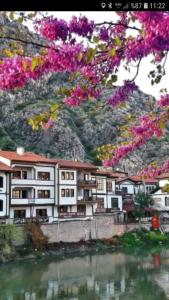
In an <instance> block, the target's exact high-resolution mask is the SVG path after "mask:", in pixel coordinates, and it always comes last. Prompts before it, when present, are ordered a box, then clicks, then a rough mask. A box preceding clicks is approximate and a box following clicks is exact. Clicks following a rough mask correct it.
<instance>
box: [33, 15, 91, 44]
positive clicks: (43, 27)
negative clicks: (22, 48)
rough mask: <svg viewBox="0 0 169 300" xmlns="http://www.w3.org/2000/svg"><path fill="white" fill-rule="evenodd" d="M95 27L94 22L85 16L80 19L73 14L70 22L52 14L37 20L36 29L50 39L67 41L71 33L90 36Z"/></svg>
mask: <svg viewBox="0 0 169 300" xmlns="http://www.w3.org/2000/svg"><path fill="white" fill-rule="evenodd" d="M94 27H95V24H94V22H93V21H89V20H88V19H87V18H86V17H85V16H82V17H80V18H79V19H78V18H77V17H75V16H73V17H72V19H71V21H70V22H69V23H68V22H66V21H64V20H58V19H57V18H54V17H53V16H52V17H46V18H43V19H42V20H36V25H35V30H36V31H37V32H39V33H40V35H41V36H42V37H45V38H47V39H48V40H50V41H54V40H58V39H61V40H63V41H65V40H66V39H67V38H68V37H70V34H71V33H75V34H77V35H79V36H83V37H87V38H90V37H91V36H92V33H93V30H94Z"/></svg>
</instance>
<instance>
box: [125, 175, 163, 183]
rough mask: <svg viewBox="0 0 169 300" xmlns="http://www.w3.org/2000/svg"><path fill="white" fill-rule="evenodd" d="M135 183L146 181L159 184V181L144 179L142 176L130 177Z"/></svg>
mask: <svg viewBox="0 0 169 300" xmlns="http://www.w3.org/2000/svg"><path fill="white" fill-rule="evenodd" d="M130 178H131V179H133V180H135V181H144V182H145V183H157V182H158V180H157V179H155V178H149V179H143V178H142V177H141V176H130Z"/></svg>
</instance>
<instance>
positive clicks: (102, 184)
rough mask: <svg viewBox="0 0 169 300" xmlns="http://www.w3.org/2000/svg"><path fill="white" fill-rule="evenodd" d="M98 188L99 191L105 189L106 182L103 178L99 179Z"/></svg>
mask: <svg viewBox="0 0 169 300" xmlns="http://www.w3.org/2000/svg"><path fill="white" fill-rule="evenodd" d="M97 189H98V191H102V190H104V183H103V180H102V179H97Z"/></svg>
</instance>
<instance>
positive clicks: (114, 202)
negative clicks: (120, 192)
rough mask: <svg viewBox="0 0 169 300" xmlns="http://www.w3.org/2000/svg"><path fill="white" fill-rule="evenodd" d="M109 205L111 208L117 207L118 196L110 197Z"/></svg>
mask: <svg viewBox="0 0 169 300" xmlns="http://www.w3.org/2000/svg"><path fill="white" fill-rule="evenodd" d="M111 207H112V208H113V209H118V207H119V206H118V198H111Z"/></svg>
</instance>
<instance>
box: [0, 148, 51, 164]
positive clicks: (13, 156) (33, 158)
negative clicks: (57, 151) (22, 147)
mask: <svg viewBox="0 0 169 300" xmlns="http://www.w3.org/2000/svg"><path fill="white" fill-rule="evenodd" d="M0 156H2V157H4V158H7V159H9V160H11V161H12V162H14V161H15V162H17V161H19V162H29V163H52V164H54V162H53V160H52V159H48V158H46V157H45V156H42V155H39V154H35V153H33V152H25V153H24V154H23V155H21V154H18V153H16V152H14V151H3V150H0Z"/></svg>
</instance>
